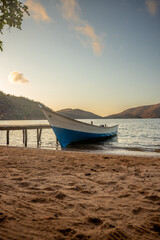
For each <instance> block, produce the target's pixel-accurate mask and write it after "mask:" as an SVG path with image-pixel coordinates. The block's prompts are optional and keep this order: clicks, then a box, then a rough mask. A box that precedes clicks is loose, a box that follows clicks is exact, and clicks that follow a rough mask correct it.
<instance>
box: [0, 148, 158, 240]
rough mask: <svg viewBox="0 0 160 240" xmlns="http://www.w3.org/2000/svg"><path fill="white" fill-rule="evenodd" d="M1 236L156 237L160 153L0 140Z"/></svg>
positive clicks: (28, 237) (151, 238)
mask: <svg viewBox="0 0 160 240" xmlns="http://www.w3.org/2000/svg"><path fill="white" fill-rule="evenodd" d="M0 239H7V240H8V239H45V240H46V239H52V240H53V239H56V240H63V239H71V240H73V239H82V240H85V239H94V240H99V239H102V240H104V239H107V240H114V239H122V240H125V239H131V240H140V239H144V240H147V239H150V240H154V239H156V240H158V239H160V158H147V157H133V156H132V157H129V156H114V155H100V154H90V153H79V152H66V151H52V150H40V149H39V150H38V149H24V148H10V147H0Z"/></svg>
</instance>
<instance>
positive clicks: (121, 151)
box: [0, 145, 160, 158]
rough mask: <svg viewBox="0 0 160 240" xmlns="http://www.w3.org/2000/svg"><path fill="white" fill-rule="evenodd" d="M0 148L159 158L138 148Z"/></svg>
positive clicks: (155, 154)
mask: <svg viewBox="0 0 160 240" xmlns="http://www.w3.org/2000/svg"><path fill="white" fill-rule="evenodd" d="M1 147H6V148H17V149H18V148H21V149H30V150H32V149H37V150H48V151H62V152H64V151H66V152H75V153H78V152H79V153H90V154H102V155H115V156H133V157H134V156H135V157H149V158H150V157H155V158H160V149H158V150H157V149H155V151H150V150H143V149H140V148H135V147H133V148H130V147H129V148H125V147H124V148H123V147H122V148H117V147H115V148H110V149H108V150H98V149H97V150H93V149H90V148H89V149H87V148H86V149H84V148H74V146H72V147H68V148H64V149H63V148H62V149H61V148H60V146H58V147H57V148H56V147H48V148H47V147H43V146H42V147H41V146H40V147H38V148H37V147H31V146H29V147H28V146H27V147H24V146H11V145H8V146H7V145H0V148H1Z"/></svg>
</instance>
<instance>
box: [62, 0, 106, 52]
mask: <svg viewBox="0 0 160 240" xmlns="http://www.w3.org/2000/svg"><path fill="white" fill-rule="evenodd" d="M61 3H62V6H61V10H62V15H63V17H64V18H65V19H66V20H67V21H69V22H70V24H72V25H73V29H74V30H76V32H77V33H78V34H80V36H81V37H83V38H84V39H83V41H86V42H87V43H88V44H89V45H90V46H91V47H92V49H93V52H94V53H95V54H96V55H101V53H102V44H101V39H100V37H99V36H98V35H97V34H96V33H95V30H94V28H93V27H92V26H91V25H90V24H89V23H88V22H87V21H84V20H83V19H81V18H80V12H81V9H80V7H79V5H78V3H77V2H76V0H61Z"/></svg>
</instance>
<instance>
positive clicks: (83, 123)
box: [41, 106, 118, 129]
mask: <svg viewBox="0 0 160 240" xmlns="http://www.w3.org/2000/svg"><path fill="white" fill-rule="evenodd" d="M41 108H42V110H44V111H48V112H51V113H53V114H56V115H58V116H60V117H62V118H66V119H68V120H70V121H73V122H78V123H80V124H82V125H87V126H90V127H91V126H92V127H95V128H98V129H99V128H101V129H102V128H103V129H110V128H113V127H117V126H118V124H116V125H113V126H110V127H102V126H96V125H94V124H89V123H85V122H81V121H79V120H75V119H72V118H69V117H66V116H63V115H61V114H59V113H57V112H55V111H53V110H48V109H44V108H43V107H42V106H41ZM47 120H48V121H49V119H47ZM49 123H50V121H49ZM50 125H51V126H52V124H51V123H50Z"/></svg>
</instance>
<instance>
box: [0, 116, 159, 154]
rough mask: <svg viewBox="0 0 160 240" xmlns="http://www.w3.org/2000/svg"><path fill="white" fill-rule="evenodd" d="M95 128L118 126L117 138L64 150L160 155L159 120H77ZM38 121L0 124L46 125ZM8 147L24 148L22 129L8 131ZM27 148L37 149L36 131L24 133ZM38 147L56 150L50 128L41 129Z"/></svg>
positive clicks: (1, 137) (2, 136) (2, 140)
mask: <svg viewBox="0 0 160 240" xmlns="http://www.w3.org/2000/svg"><path fill="white" fill-rule="evenodd" d="M79 121H83V122H87V123H91V121H93V124H95V125H102V124H106V125H107V126H112V125H116V124H118V125H119V126H118V135H117V136H115V137H113V138H110V139H107V140H105V141H100V142H94V143H88V144H86V143H85V144H83V143H81V144H76V145H74V146H71V147H67V148H66V149H65V150H72V151H87V152H88V151H89V152H95V153H104V154H105V153H110V154H124V155H147V156H150V155H152V156H160V119H85V120H84V119H83V120H79ZM47 123H48V122H47V121H46V120H42V121H37V120H36V121H0V125H12V124H17V125H24V124H31V125H32V124H47ZM0 145H6V131H0ZM9 145H10V146H16V147H24V144H23V134H22V130H14V131H10V144H9ZM28 147H29V148H36V147H37V131H36V130H28ZM40 148H43V149H53V150H55V149H58V150H61V147H60V145H57V144H56V136H55V134H54V132H53V130H52V129H43V130H42V136H41V145H40Z"/></svg>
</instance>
